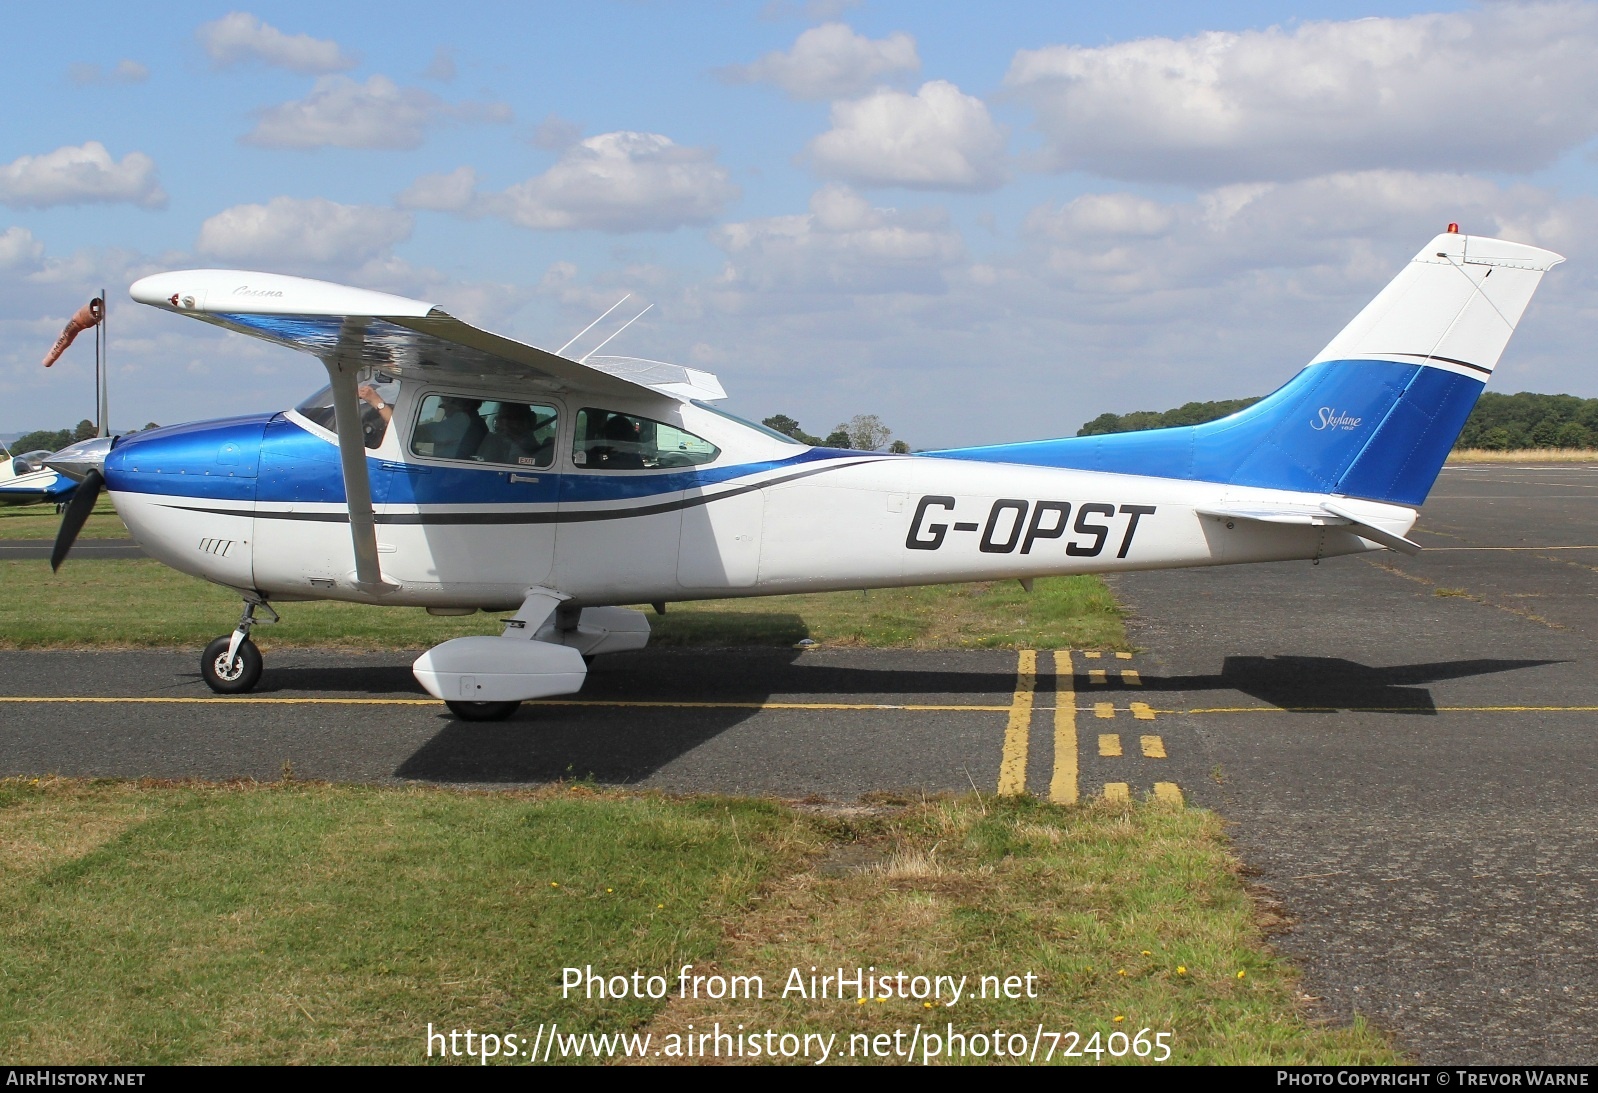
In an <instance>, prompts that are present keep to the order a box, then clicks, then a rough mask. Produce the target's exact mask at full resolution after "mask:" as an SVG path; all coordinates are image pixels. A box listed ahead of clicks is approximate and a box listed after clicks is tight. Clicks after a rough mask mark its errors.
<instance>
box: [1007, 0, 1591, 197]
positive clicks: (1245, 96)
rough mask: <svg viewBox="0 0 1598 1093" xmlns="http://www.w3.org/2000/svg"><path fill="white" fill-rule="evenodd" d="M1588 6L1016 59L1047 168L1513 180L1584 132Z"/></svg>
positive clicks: (1117, 174)
mask: <svg viewBox="0 0 1598 1093" xmlns="http://www.w3.org/2000/svg"><path fill="white" fill-rule="evenodd" d="M1595 52H1598V5H1593V4H1575V3H1551V4H1489V5H1486V6H1484V7H1483V8H1481V9H1480V10H1476V11H1468V12H1460V13H1450V14H1432V15H1416V16H1411V17H1407V18H1369V19H1358V20H1353V21H1350V22H1315V23H1305V24H1303V25H1301V26H1299V27H1296V28H1294V29H1293V30H1291V31H1286V30H1282V29H1281V28H1277V27H1273V28H1271V29H1269V30H1262V31H1247V32H1243V33H1230V32H1219V31H1216V32H1209V33H1204V34H1199V35H1196V36H1194V37H1191V38H1183V39H1179V40H1178V39H1171V38H1145V39H1141V40H1138V41H1132V42H1121V43H1117V44H1114V45H1109V46H1099V47H1091V48H1089V47H1081V46H1071V45H1057V46H1049V47H1046V48H1043V49H1035V50H1022V51H1020V52H1019V53H1017V54H1016V56H1015V58H1014V61H1013V62H1012V64H1011V66H1010V71H1009V74H1008V75H1007V77H1006V83H1007V84H1008V86H1009V87H1010V88H1011V89H1012V90H1013V91H1014V92H1016V93H1017V94H1018V95H1019V96H1020V97H1021V98H1022V99H1023V100H1024V101H1026V102H1028V103H1029V104H1030V105H1031V106H1032V108H1033V109H1034V110H1035V111H1036V115H1037V124H1038V128H1039V129H1040V130H1041V131H1042V133H1043V135H1044V137H1045V139H1046V142H1047V149H1046V162H1047V165H1048V166H1050V167H1052V168H1054V169H1058V170H1086V171H1092V172H1096V173H1098V174H1101V175H1106V176H1109V177H1112V178H1123V179H1146V180H1155V181H1174V182H1198V183H1200V184H1206V183H1208V184H1215V183H1222V182H1230V181H1245V180H1268V179H1278V180H1279V179H1290V178H1304V177H1308V176H1312V175H1319V174H1326V173H1330V172H1335V171H1344V170H1361V169H1369V168H1380V167H1389V168H1408V169H1413V170H1420V171H1439V170H1443V171H1448V170H1478V169H1487V170H1516V171H1520V170H1530V169H1534V168H1537V167H1541V166H1543V165H1545V164H1547V163H1549V162H1550V161H1551V160H1552V159H1553V158H1554V157H1555V156H1557V155H1558V154H1559V153H1560V152H1561V151H1563V150H1565V149H1567V148H1570V147H1572V146H1573V145H1576V144H1579V143H1580V142H1582V141H1585V140H1586V139H1588V138H1589V137H1591V136H1592V135H1593V134H1594V133H1595V132H1598V111H1594V110H1593V109H1592V103H1593V102H1594V101H1595V100H1598V65H1594V64H1593V63H1592V57H1593V55H1594V53H1595Z"/></svg>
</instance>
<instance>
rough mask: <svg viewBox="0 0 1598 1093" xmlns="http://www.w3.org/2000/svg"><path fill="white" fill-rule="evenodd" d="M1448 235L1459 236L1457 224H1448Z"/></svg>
mask: <svg viewBox="0 0 1598 1093" xmlns="http://www.w3.org/2000/svg"><path fill="white" fill-rule="evenodd" d="M1448 234H1449V235H1458V234H1459V225H1458V224H1450V225H1448Z"/></svg>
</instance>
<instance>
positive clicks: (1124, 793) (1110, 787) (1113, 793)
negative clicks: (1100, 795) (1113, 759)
mask: <svg viewBox="0 0 1598 1093" xmlns="http://www.w3.org/2000/svg"><path fill="white" fill-rule="evenodd" d="M1104 799H1105V800H1106V801H1130V800H1131V799H1132V788H1131V787H1130V786H1128V785H1127V784H1126V783H1125V782H1105V783H1104Z"/></svg>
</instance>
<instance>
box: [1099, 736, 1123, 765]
mask: <svg viewBox="0 0 1598 1093" xmlns="http://www.w3.org/2000/svg"><path fill="white" fill-rule="evenodd" d="M1099 754H1100V755H1102V756H1104V757H1105V758H1107V759H1113V758H1115V757H1116V756H1117V755H1120V754H1121V734H1120V733H1117V732H1101V733H1099Z"/></svg>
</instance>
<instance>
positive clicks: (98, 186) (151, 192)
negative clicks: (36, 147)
mask: <svg viewBox="0 0 1598 1093" xmlns="http://www.w3.org/2000/svg"><path fill="white" fill-rule="evenodd" d="M122 202H126V203H128V204H132V205H142V206H143V207H144V208H147V209H158V208H161V207H162V206H164V205H165V204H166V191H165V190H163V189H161V184H160V182H159V181H157V179H156V177H155V160H153V159H151V158H150V157H149V156H147V155H145V154H144V153H143V152H129V153H128V154H127V155H125V156H123V157H122V159H121V161H120V162H119V161H117V160H114V159H112V158H111V153H110V152H108V151H106V148H105V145H103V144H101V143H100V142H99V141H97V140H91V141H87V142H85V143H84V144H82V145H79V146H73V145H67V146H66V147H63V148H57V149H56V150H55V151H53V152H47V153H45V154H44V155H42V156H22V157H20V158H18V159H14V160H12V161H11V162H10V163H8V164H6V165H5V166H4V167H0V204H6V205H11V206H14V207H22V208H27V207H32V208H47V207H49V206H51V205H88V204H95V203H122Z"/></svg>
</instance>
